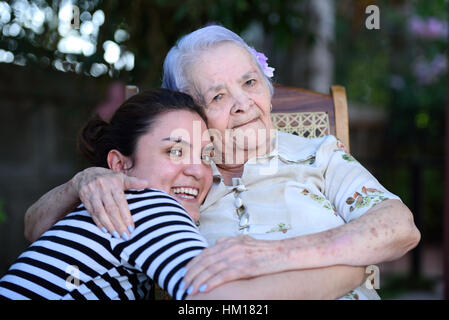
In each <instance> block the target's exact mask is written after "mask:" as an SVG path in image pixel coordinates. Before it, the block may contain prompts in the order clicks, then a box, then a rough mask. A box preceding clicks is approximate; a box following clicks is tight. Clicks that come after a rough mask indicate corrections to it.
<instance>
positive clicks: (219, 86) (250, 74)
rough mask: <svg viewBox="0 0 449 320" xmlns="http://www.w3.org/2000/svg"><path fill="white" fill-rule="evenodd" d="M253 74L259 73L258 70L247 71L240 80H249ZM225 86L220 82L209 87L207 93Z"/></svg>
mask: <svg viewBox="0 0 449 320" xmlns="http://www.w3.org/2000/svg"><path fill="white" fill-rule="evenodd" d="M253 74H257V71H256V70H251V71H248V72H247V73H245V74H244V75H243V76H241V77H240V81H246V80H248V79H249V78H251V77H252V76H253ZM224 87H225V85H224V84H218V85H216V86H212V87H210V88H209V89H207V91H206V93H209V92H217V91H220V90H222V89H223V88H224Z"/></svg>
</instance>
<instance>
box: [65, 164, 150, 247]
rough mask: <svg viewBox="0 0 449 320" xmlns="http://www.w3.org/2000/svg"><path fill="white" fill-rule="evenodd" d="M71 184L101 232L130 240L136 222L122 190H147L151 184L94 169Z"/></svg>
mask: <svg viewBox="0 0 449 320" xmlns="http://www.w3.org/2000/svg"><path fill="white" fill-rule="evenodd" d="M72 184H73V188H74V190H75V192H77V193H78V196H79V198H80V200H81V202H82V203H83V204H84V206H85V208H86V210H87V211H88V212H89V213H90V215H91V216H92V219H93V220H94V222H95V224H96V225H97V226H98V227H99V228H100V229H102V230H103V231H105V232H106V231H107V232H110V233H111V234H112V235H114V236H115V237H119V235H121V236H122V237H123V238H125V240H126V238H127V237H128V238H129V236H130V235H131V232H132V230H134V221H133V219H132V217H131V213H130V211H129V207H128V202H127V201H126V197H125V194H124V192H123V191H124V190H127V189H143V188H147V187H149V186H148V181H146V180H142V179H138V178H135V177H130V176H127V175H125V174H123V173H119V172H114V171H112V170H110V169H106V168H100V167H92V168H87V169H85V170H84V171H81V172H79V173H78V174H76V175H75V176H74V177H73V178H72Z"/></svg>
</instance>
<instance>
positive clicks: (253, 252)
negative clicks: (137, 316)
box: [185, 200, 420, 292]
mask: <svg viewBox="0 0 449 320" xmlns="http://www.w3.org/2000/svg"><path fill="white" fill-rule="evenodd" d="M419 240H420V233H419V231H418V229H417V228H416V226H415V225H414V223H413V216H412V214H411V212H410V210H408V208H407V207H406V206H405V205H404V204H402V202H400V201H399V200H386V201H383V202H381V203H379V204H377V205H376V206H374V207H373V208H371V209H370V210H369V211H368V212H367V213H366V214H364V215H363V216H362V217H360V218H358V219H355V220H353V221H351V222H349V223H347V224H345V225H342V226H340V227H338V228H334V229H330V230H327V231H323V232H319V233H315V234H309V235H305V236H300V237H296V238H288V239H285V240H280V241H264V240H256V239H253V238H251V237H248V236H239V237H232V238H223V239H222V240H221V241H217V243H216V244H215V245H214V246H212V247H210V248H208V249H206V250H204V251H203V252H202V253H201V254H200V255H199V256H198V257H196V258H195V259H194V260H192V261H191V262H190V263H189V264H188V265H187V271H188V272H187V274H186V276H185V282H186V285H188V286H189V285H193V286H194V291H193V292H196V290H197V289H198V288H199V287H200V286H202V285H203V284H206V285H207V287H209V288H211V289H212V288H214V287H217V286H219V285H221V284H223V283H225V282H228V281H232V280H235V279H244V278H251V277H254V276H259V275H264V274H270V273H278V272H283V271H288V270H300V269H310V268H320V267H327V266H332V265H352V266H365V265H370V264H377V263H381V262H384V261H390V260H393V259H397V258H399V257H401V256H402V255H404V254H405V253H406V252H407V251H409V250H411V249H412V248H414V247H415V246H416V245H417V243H418V242H419Z"/></svg>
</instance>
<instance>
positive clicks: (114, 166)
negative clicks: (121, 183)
mask: <svg viewBox="0 0 449 320" xmlns="http://www.w3.org/2000/svg"><path fill="white" fill-rule="evenodd" d="M107 161H108V166H109V168H110V169H111V170H112V171H115V172H122V173H125V174H126V173H127V171H128V168H130V167H131V159H130V158H129V157H127V156H124V155H123V154H121V153H120V151H117V150H115V149H113V150H111V151H109V153H108V158H107Z"/></svg>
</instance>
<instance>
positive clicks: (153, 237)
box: [0, 189, 207, 300]
mask: <svg viewBox="0 0 449 320" xmlns="http://www.w3.org/2000/svg"><path fill="white" fill-rule="evenodd" d="M125 193H126V197H127V200H128V204H129V208H130V210H131V214H132V216H133V219H134V224H135V227H136V228H135V230H134V231H133V233H132V235H131V239H130V240H128V241H125V240H123V239H116V238H114V237H112V236H111V235H110V234H107V233H103V232H102V231H101V230H100V229H99V228H98V227H97V226H96V225H95V224H94V222H93V220H92V218H91V217H90V215H89V213H88V212H87V211H86V210H85V209H84V206H83V205H81V206H79V207H78V208H77V209H75V210H74V211H72V212H71V213H70V214H68V215H67V216H66V217H65V218H64V219H62V220H60V221H59V222H58V223H56V224H55V225H54V226H53V227H52V228H51V229H49V230H48V231H47V232H45V233H44V234H43V235H42V236H41V237H40V238H39V239H38V240H37V241H36V242H34V243H33V244H32V245H31V246H30V247H28V249H27V250H26V251H25V252H24V253H22V254H21V255H20V256H19V257H18V258H17V260H16V261H15V263H14V264H13V265H12V266H11V267H10V269H9V270H8V272H7V273H6V274H5V275H4V276H3V277H2V278H1V279H0V298H7V299H19V300H27V299H51V300H59V299H122V300H129V299H131V300H134V299H148V298H149V293H150V289H151V287H152V285H153V281H154V282H156V283H157V284H158V285H159V286H160V287H161V288H163V289H164V290H166V291H167V292H168V293H169V294H170V295H171V296H172V297H173V298H176V299H183V298H185V297H186V295H187V294H186V288H181V287H180V284H181V281H182V279H183V274H182V271H181V268H182V267H184V266H185V265H186V264H187V263H188V262H189V261H190V260H191V259H193V258H194V257H195V256H196V255H198V254H199V253H200V252H201V250H202V249H204V248H205V247H207V242H206V240H205V239H204V238H203V237H202V236H201V235H200V233H199V232H198V228H197V227H196V225H195V223H194V222H193V220H192V219H191V218H190V217H189V215H188V214H187V212H186V211H185V209H184V208H183V207H182V206H181V205H180V204H179V203H178V202H177V201H176V200H175V199H173V198H172V197H171V196H169V195H168V194H166V193H164V192H162V191H159V190H154V189H144V190H139V191H134V190H133V191H131V190H129V191H126V192H125Z"/></svg>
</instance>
